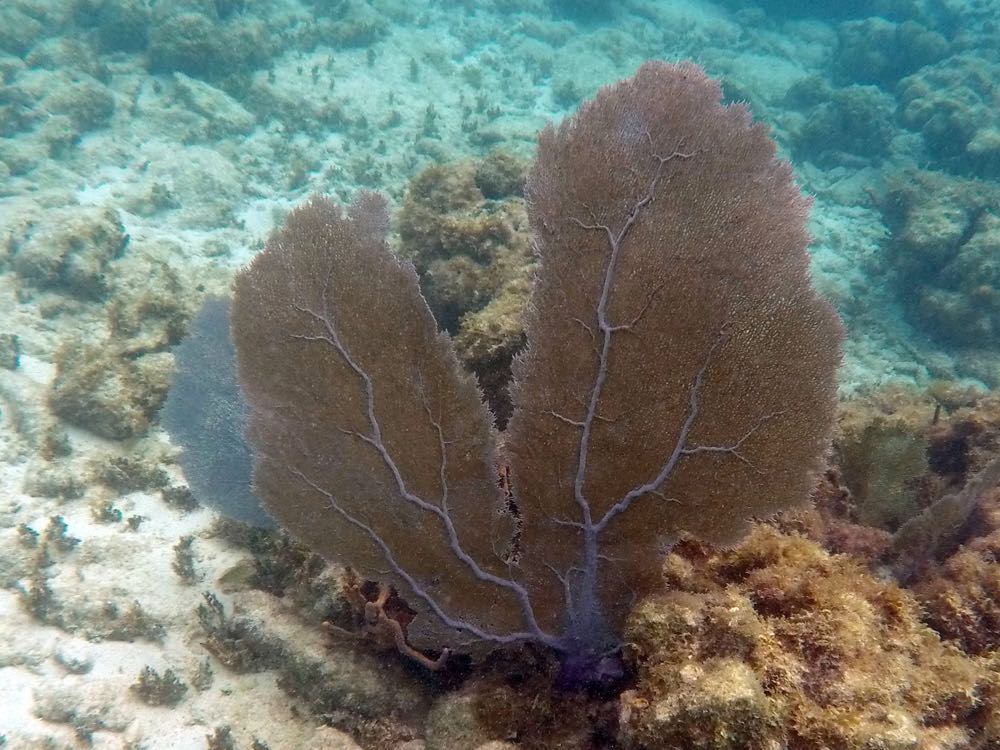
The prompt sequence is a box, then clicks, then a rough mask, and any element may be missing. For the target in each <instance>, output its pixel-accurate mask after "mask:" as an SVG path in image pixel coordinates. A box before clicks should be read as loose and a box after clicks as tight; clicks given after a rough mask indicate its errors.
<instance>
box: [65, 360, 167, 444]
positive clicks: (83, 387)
mask: <svg viewBox="0 0 1000 750" xmlns="http://www.w3.org/2000/svg"><path fill="white" fill-rule="evenodd" d="M54 360H55V366H56V377H55V380H54V381H53V383H52V391H51V394H50V396H49V404H50V406H51V407H52V410H53V412H54V413H55V414H56V415H58V416H59V417H60V418H62V419H65V420H66V421H67V422H69V423H70V424H74V425H77V426H79V427H82V428H84V429H86V430H90V431H91V432H93V433H94V434H97V435H100V436H102V437H106V438H109V439H111V440H124V439H126V438H130V437H135V436H136V435H140V434H142V433H143V432H145V431H146V429H147V428H148V427H149V424H150V422H151V420H152V419H153V417H154V416H155V415H156V413H157V411H159V408H160V405H161V404H162V403H163V399H164V398H165V397H166V395H167V388H168V386H169V382H170V374H171V372H172V371H173V358H172V357H171V356H170V354H168V353H165V352H161V353H153V354H148V355H145V356H142V357H137V358H136V357H132V356H130V355H129V354H128V353H127V352H125V351H123V350H122V349H121V348H120V347H118V346H115V345H114V344H112V343H109V342H105V343H103V344H84V343H83V342H81V341H70V342H68V343H66V344H63V346H61V347H60V348H59V349H58V350H57V351H56V353H55V357H54Z"/></svg>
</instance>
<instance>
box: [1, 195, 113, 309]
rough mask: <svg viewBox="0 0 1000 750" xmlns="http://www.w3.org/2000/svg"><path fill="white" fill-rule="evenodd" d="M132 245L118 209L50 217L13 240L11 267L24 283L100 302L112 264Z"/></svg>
mask: <svg viewBox="0 0 1000 750" xmlns="http://www.w3.org/2000/svg"><path fill="white" fill-rule="evenodd" d="M127 243H128V235H126V234H125V228H124V226H123V225H122V223H121V220H120V219H119V217H118V214H117V212H116V211H114V210H113V209H97V208H82V207H72V208H67V209H58V210H53V211H47V212H45V213H42V214H40V215H39V216H38V217H37V223H35V222H32V223H28V224H26V225H24V226H22V227H20V228H19V232H18V234H15V235H14V236H12V237H11V244H12V246H13V253H12V257H11V265H12V266H13V269H14V272H15V273H16V274H17V275H18V276H19V277H20V278H21V279H22V280H24V281H26V282H28V283H30V284H33V285H35V286H37V287H39V288H42V289H49V288H51V289H58V290H59V291H64V292H67V293H69V294H71V295H73V296H75V297H79V298H87V299H97V298H100V297H103V296H104V295H105V294H106V292H107V289H108V282H107V278H106V271H107V267H108V264H109V263H110V262H111V261H112V260H114V259H115V258H117V257H119V256H120V255H121V254H122V252H123V251H124V250H125V247H126V245H127Z"/></svg>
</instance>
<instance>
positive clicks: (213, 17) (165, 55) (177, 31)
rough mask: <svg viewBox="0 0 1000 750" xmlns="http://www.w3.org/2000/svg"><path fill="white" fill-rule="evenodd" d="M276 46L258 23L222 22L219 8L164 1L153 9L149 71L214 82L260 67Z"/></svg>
mask: <svg viewBox="0 0 1000 750" xmlns="http://www.w3.org/2000/svg"><path fill="white" fill-rule="evenodd" d="M274 44H275V42H274V41H273V40H272V37H271V36H270V35H269V34H268V29H267V28H266V27H265V26H264V24H263V22H262V21H260V20H259V19H257V18H253V17H251V16H244V15H239V14H231V15H229V16H228V17H226V18H220V17H219V14H218V11H217V8H216V5H215V4H214V3H197V2H195V3H192V2H190V1H189V0H165V1H164V2H160V3H157V4H156V5H155V7H154V9H153V20H152V23H151V26H150V32H149V67H150V70H151V71H152V72H159V73H171V72H175V71H176V72H181V73H186V74H188V75H190V76H194V77H196V78H206V79H210V80H211V79H213V78H221V77H223V76H226V75H229V74H231V73H236V72H238V71H240V70H247V69H250V70H252V69H254V68H256V67H258V66H259V65H261V64H262V63H263V62H264V61H265V60H266V59H267V58H268V56H269V55H270V52H271V50H272V49H273V47H274Z"/></svg>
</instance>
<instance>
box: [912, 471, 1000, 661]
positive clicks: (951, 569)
mask: <svg viewBox="0 0 1000 750" xmlns="http://www.w3.org/2000/svg"><path fill="white" fill-rule="evenodd" d="M976 499H979V498H976ZM975 522H976V526H977V527H978V528H979V529H980V530H981V535H979V536H977V537H976V538H974V539H972V540H971V541H969V542H967V543H966V544H965V546H964V547H962V549H960V550H958V551H957V552H956V553H955V554H954V555H952V556H951V557H949V558H948V559H947V560H945V561H944V562H943V563H942V564H941V565H940V566H938V567H937V568H936V569H934V570H933V571H931V573H930V575H929V576H928V577H927V578H926V579H924V580H923V581H920V582H919V583H917V584H916V586H915V587H914V593H915V594H916V596H917V599H918V601H919V602H920V605H921V606H922V607H923V609H924V617H925V619H926V621H927V623H928V624H929V625H930V626H931V627H932V628H934V629H935V630H936V631H937V632H939V633H940V634H941V636H942V637H943V638H946V639H948V640H950V641H955V642H957V643H958V644H959V646H960V647H961V649H962V650H963V651H965V652H966V653H969V654H974V655H977V656H980V655H988V654H990V653H993V652H997V650H998V649H1000V563H998V562H997V561H998V560H1000V489H994V490H993V492H992V493H990V494H989V495H988V496H987V497H986V498H985V499H984V500H983V501H982V503H981V505H980V506H979V508H978V510H977V511H976V518H975Z"/></svg>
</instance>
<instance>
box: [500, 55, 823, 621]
mask: <svg viewBox="0 0 1000 750" xmlns="http://www.w3.org/2000/svg"><path fill="white" fill-rule="evenodd" d="M721 98H722V92H721V89H720V87H719V85H718V84H717V83H716V82H715V81H713V80H711V79H710V78H708V77H707V76H706V75H705V73H704V72H703V71H702V70H701V69H700V68H698V67H697V66H695V65H691V64H682V65H667V64H664V63H658V62H654V63H647V64H646V65H644V66H642V68H640V69H639V71H638V72H637V74H636V75H635V77H633V78H631V79H629V80H626V81H623V82H621V83H618V84H615V85H613V86H609V87H607V88H605V89H603V90H602V91H601V92H600V93H599V94H598V95H597V97H596V98H595V99H594V100H593V101H591V102H588V103H585V104H584V105H583V106H582V107H581V109H580V111H579V112H578V113H577V114H576V115H574V116H572V117H570V118H569V119H567V120H566V121H564V122H563V123H561V124H560V125H558V126H550V127H548V128H547V129H546V130H545V131H544V132H543V133H542V135H541V137H540V139H539V147H538V156H537V160H536V162H535V165H534V168H533V170H532V172H531V174H530V177H529V181H528V186H527V196H528V199H529V202H530V206H531V211H530V216H531V221H532V228H533V230H534V232H535V236H536V238H537V244H538V249H539V256H540V257H539V259H540V271H539V277H538V281H537V286H536V289H535V294H534V297H533V302H534V306H533V311H532V314H531V318H530V320H529V325H528V342H529V348H528V351H527V352H526V354H525V355H524V356H523V357H522V358H521V359H520V361H519V362H517V364H516V369H515V376H516V381H517V382H516V385H515V387H514V390H513V399H514V403H515V411H514V417H513V419H512V421H511V425H510V428H509V434H508V438H507V445H508V446H509V449H510V453H511V464H512V473H513V476H514V481H515V490H516V493H517V495H518V497H519V499H520V501H521V505H522V508H523V512H524V521H525V525H524V534H523V537H522V544H523V557H522V559H523V560H524V564H523V567H524V568H525V569H526V571H527V572H528V574H529V576H530V580H531V583H532V590H533V591H535V592H537V593H536V597H537V599H538V601H540V602H545V603H547V602H559V603H560V606H561V605H563V602H565V603H566V604H565V606H567V608H568V610H569V612H570V621H571V622H572V621H573V620H574V619H575V620H577V622H576V625H575V626H573V627H572V628H571V629H573V630H577V631H579V632H580V633H581V635H580V637H586V635H585V634H587V633H592V632H593V631H594V629H595V627H604V626H607V625H608V623H604V624H602V623H599V622H595V621H594V617H595V613H599V614H600V615H601V616H602V617H603V618H605V619H606V620H610V628H611V630H612V632H617V630H618V627H619V626H620V621H621V617H622V616H623V615H624V614H625V613H626V612H627V610H628V607H629V603H630V602H632V601H634V600H635V597H636V596H641V595H642V594H644V593H646V592H647V591H648V590H649V589H650V587H652V586H655V585H656V583H657V571H658V560H659V559H660V555H661V552H662V550H663V548H664V543H665V541H666V540H669V539H672V538H676V537H677V536H678V535H680V534H682V533H685V532H687V533H693V534H695V535H697V536H700V537H701V538H703V539H706V540H708V541H712V542H721V543H728V542H732V541H734V540H735V539H737V538H739V536H740V535H741V534H742V533H743V532H744V530H745V528H746V527H747V524H748V522H749V520H750V519H751V518H752V517H755V516H757V517H760V516H765V515H768V514H771V513H773V512H774V511H776V510H778V509H780V508H783V507H786V506H789V505H792V504H795V503H800V502H803V501H804V500H805V499H806V498H807V497H808V492H809V488H810V485H811V482H812V481H813V478H814V475H815V473H816V472H817V471H818V470H819V468H820V461H821V456H822V454H823V451H824V448H825V446H826V444H827V441H828V437H829V432H830V427H831V424H832V419H833V409H834V400H835V392H836V385H835V377H836V369H837V366H838V363H839V361H840V346H841V339H842V331H841V325H840V322H839V319H838V317H837V314H836V312H835V311H834V310H833V308H832V307H831V306H830V305H829V304H828V303H827V302H826V301H824V300H822V299H820V298H819V297H818V295H817V294H816V292H815V291H814V290H813V288H812V286H811V284H810V279H809V257H808V254H807V252H806V246H807V244H808V239H809V238H808V235H807V233H806V229H805V220H806V217H807V214H808V210H809V206H810V201H809V199H808V198H806V197H804V196H803V195H802V194H801V193H800V191H799V190H798V188H797V187H796V185H795V184H794V181H793V176H792V171H791V167H790V165H789V164H788V163H786V162H782V161H779V160H777V159H776V158H775V146H774V143H773V142H772V141H771V139H770V138H769V137H768V135H767V131H766V128H765V127H764V126H763V125H760V124H752V123H751V121H750V116H749V112H748V110H747V109H746V107H745V106H743V105H739V104H737V105H730V106H722V105H721V104H720V100H721ZM555 572H558V575H556V574H555ZM564 617H565V614H564V613H563V612H562V611H559V610H552V611H548V612H546V616H545V617H543V618H542V619H543V622H544V623H546V624H551V626H553V627H555V626H556V625H555V624H556V623H557V622H560V621H561V620H562V619H563V618H564Z"/></svg>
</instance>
